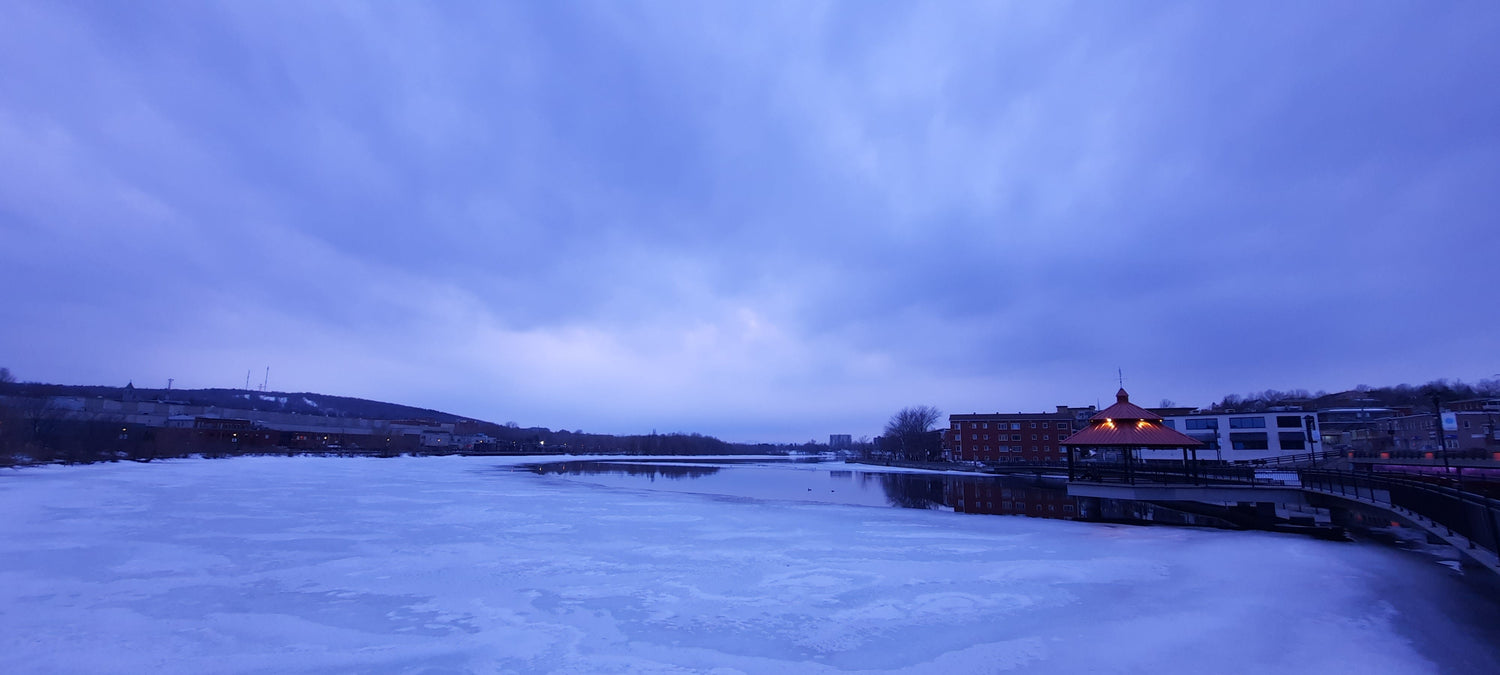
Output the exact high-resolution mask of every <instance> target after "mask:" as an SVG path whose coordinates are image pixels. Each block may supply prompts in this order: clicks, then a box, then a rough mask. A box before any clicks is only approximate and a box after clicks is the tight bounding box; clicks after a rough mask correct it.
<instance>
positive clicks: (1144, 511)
mask: <svg viewBox="0 0 1500 675" xmlns="http://www.w3.org/2000/svg"><path fill="white" fill-rule="evenodd" d="M708 461H711V460H707V461H705V460H699V462H700V463H697V464H685V463H677V462H658V461H656V460H652V461H649V462H642V461H618V462H616V461H599V460H585V461H573V462H552V463H547V464H537V465H532V466H529V467H525V469H526V470H529V471H533V472H535V473H538V474H543V475H556V476H563V477H567V478H571V479H577V480H582V481H585V482H589V483H595V484H601V485H607V486H611V487H624V488H630V487H642V483H643V481H642V479H645V481H644V482H645V483H647V484H651V489H654V490H667V491H671V492H691V493H698V494H708V495H715V496H723V497H731V498H750V499H761V500H776V501H798V502H817V503H827V504H843V505H862V506H895V507H901V508H908V509H937V510H952V511H955V512H958V513H972V514H986V515H1005V516H1027V517H1030V518H1055V519H1062V520H1085V521H1095V522H1117V523H1163V524H1174V525H1197V526H1205V527H1224V528H1238V527H1239V525H1237V524H1236V523H1235V522H1233V521H1232V520H1229V519H1226V518H1224V517H1221V516H1224V515H1226V514H1225V513H1222V512H1221V511H1223V509H1221V508H1218V507H1212V506H1206V505H1199V506H1184V505H1180V504H1179V505H1173V506H1164V505H1162V504H1156V503H1151V502H1136V501H1130V500H1123V499H1098V498H1085V497H1072V496H1069V495H1068V493H1067V489H1066V486H1065V484H1064V483H1063V482H1062V481H1060V480H1055V479H1049V478H1037V477H1016V476H986V475H952V474H912V473H886V472H872V471H860V470H858V469H843V468H840V469H828V470H823V469H821V468H811V467H807V466H805V465H803V466H790V464H791V463H790V462H788V463H785V464H779V465H778V464H768V463H766V462H764V461H761V462H758V463H754V464H749V463H728V462H725V463H722V464H723V465H722V466H719V465H717V464H721V463H720V462H714V463H713V464H709V463H708ZM657 478H666V479H670V480H669V481H666V482H664V483H657V482H656V479H657Z"/></svg>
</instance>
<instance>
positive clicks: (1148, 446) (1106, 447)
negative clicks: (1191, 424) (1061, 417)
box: [1066, 388, 1203, 483]
mask: <svg viewBox="0 0 1500 675" xmlns="http://www.w3.org/2000/svg"><path fill="white" fill-rule="evenodd" d="M1066 444H1067V448H1068V480H1069V481H1075V480H1078V479H1079V477H1080V473H1081V472H1082V470H1083V469H1084V468H1085V467H1086V466H1087V465H1088V464H1093V463H1084V462H1081V461H1080V458H1079V456H1078V452H1079V450H1095V451H1098V452H1099V453H1100V454H1101V455H1102V456H1107V455H1109V454H1118V456H1119V464H1121V465H1123V467H1122V468H1123V470H1124V478H1125V481H1126V482H1128V483H1134V482H1135V473H1136V465H1137V464H1139V463H1140V462H1141V461H1142V455H1143V454H1144V452H1145V451H1147V450H1175V449H1181V450H1182V467H1183V476H1184V477H1185V478H1194V477H1196V471H1195V470H1194V466H1195V465H1196V464H1197V463H1198V448H1200V447H1202V446H1203V442H1202V441H1199V440H1198V439H1196V438H1193V437H1192V436H1189V435H1187V434H1184V433H1182V432H1180V431H1177V430H1176V429H1171V428H1168V427H1167V425H1166V424H1164V423H1163V422H1162V417H1161V415H1158V414H1156V413H1153V412H1151V411H1150V410H1147V409H1145V408H1142V407H1140V406H1138V405H1136V404H1134V403H1131V402H1130V394H1128V393H1126V392H1125V389H1124V388H1121V389H1120V391H1118V392H1116V393H1115V404H1114V405H1112V406H1110V407H1108V408H1105V409H1103V410H1101V411H1099V412H1098V413H1096V414H1095V415H1094V416H1093V417H1090V418H1089V426H1088V427H1087V428H1085V429H1083V430H1082V431H1079V432H1078V433H1076V434H1073V435H1072V436H1069V437H1068V439H1067V441H1066ZM1189 453H1191V455H1192V461H1191V462H1189V461H1188V460H1189V457H1188V456H1189ZM1106 466H1107V465H1106ZM1111 468H1113V467H1111ZM1099 478H1102V476H1100V477H1099Z"/></svg>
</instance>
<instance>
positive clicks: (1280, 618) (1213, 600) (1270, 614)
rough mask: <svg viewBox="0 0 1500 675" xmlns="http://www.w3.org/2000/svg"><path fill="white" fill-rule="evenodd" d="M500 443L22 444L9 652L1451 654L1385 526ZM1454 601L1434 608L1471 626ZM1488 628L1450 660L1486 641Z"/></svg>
mask: <svg viewBox="0 0 1500 675" xmlns="http://www.w3.org/2000/svg"><path fill="white" fill-rule="evenodd" d="M500 463H501V462H499V461H497V460H495V459H493V458H459V457H443V458H399V459H350V458H343V459H335V458H276V457H258V458H238V459H226V460H182V461H173V462H154V463H150V464H131V463H122V464H110V465H93V466H81V467H45V468H35V469H26V470H20V471H7V472H5V473H3V474H0V512H3V513H4V514H5V515H6V517H5V518H4V519H3V520H0V671H3V672H11V673H21V672H25V673H37V672H193V673H198V672H289V671H293V672H350V671H361V672H368V671H377V672H423V673H438V672H588V673H595V672H628V673H682V672H714V673H739V672H745V673H787V672H800V673H826V672H847V671H872V672H901V673H928V672H934V673H987V672H1131V673H1135V672H1139V673H1272V672H1276V673H1282V672H1302V673H1339V672H1342V673H1362V674H1369V673H1421V672H1439V671H1440V670H1441V671H1444V672H1453V671H1454V670H1455V669H1454V668H1453V667H1450V666H1451V665H1452V664H1449V663H1443V664H1439V663H1436V662H1434V661H1433V660H1432V659H1433V658H1435V657H1434V656H1433V654H1432V651H1433V649H1432V646H1431V645H1425V644H1423V643H1422V642H1420V641H1419V640H1414V639H1413V638H1411V637H1410V636H1409V635H1407V634H1405V633H1403V630H1402V629H1401V625H1402V623H1401V620H1400V619H1401V617H1400V610H1399V607H1400V606H1401V604H1402V601H1401V600H1400V598H1395V597H1393V596H1392V593H1422V592H1427V591H1430V585H1425V586H1424V585H1422V584H1420V583H1416V582H1413V584H1411V585H1408V586H1403V587H1401V589H1398V590H1396V591H1393V590H1392V588H1391V586H1390V584H1389V583H1387V582H1388V581H1389V579H1390V575H1392V574H1396V573H1398V572H1400V573H1403V574H1405V573H1409V569H1408V568H1407V567H1403V564H1402V563H1401V561H1399V560H1398V559H1397V556H1399V555H1400V554H1399V553H1398V552H1394V551H1389V550H1384V549H1380V548H1376V547H1370V546H1355V545H1350V544H1337V543H1329V542H1321V541H1315V540H1311V539H1305V538H1299V537H1294V536H1285V535H1271V534H1263V533H1242V532H1217V531H1203V530H1193V529H1172V528H1142V527H1130V526H1109V525H1097V524H1086V523H1074V522H1064V521H1049V520H1036V519H1027V518H1016V517H995V516H971V515H962V514H955V513H951V512H941V511H923V510H905V509H890V508H872V507H863V506H839V505H828V504H805V503H793V502H778V501H749V500H744V499H721V498H713V497H709V496H704V495H696V494H681V493H671V492H654V491H650V490H637V489H628V488H622V487H609V486H602V485H593V484H588V483H585V482H579V481H573V480H569V479H567V478H565V477H560V476H543V475H536V474H531V473H524V472H515V471H511V470H508V469H506V468H504V467H500V466H499V464H500ZM797 470H805V469H803V468H799V469H797ZM1432 569H1433V572H1432V574H1434V575H1436V574H1451V573H1450V572H1448V571H1447V570H1443V569H1442V568H1439V567H1438V566H1436V565H1433V566H1432ZM1445 621H1455V622H1456V621H1457V619H1448V618H1445V617H1444V616H1443V615H1442V614H1441V613H1436V614H1434V615H1432V616H1424V625H1426V626H1427V630H1429V631H1430V632H1434V633H1443V634H1462V633H1463V632H1464V631H1465V630H1467V629H1466V628H1465V627H1464V626H1462V625H1458V624H1456V623H1455V624H1453V625H1448V624H1445V623H1443V622H1445ZM1448 647H1451V645H1446V646H1445V648H1448ZM1485 649H1489V647H1483V648H1478V649H1476V652H1475V654H1473V655H1470V656H1466V657H1465V660H1460V661H1458V662H1457V663H1459V666H1460V668H1458V669H1459V670H1462V669H1463V668H1464V667H1468V668H1471V671H1472V672H1484V670H1485V669H1487V668H1489V667H1491V666H1493V664H1494V661H1493V657H1492V655H1491V654H1490V653H1489V652H1486V651H1484V650H1485Z"/></svg>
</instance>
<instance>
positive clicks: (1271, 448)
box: [1163, 410, 1323, 462]
mask: <svg viewBox="0 0 1500 675" xmlns="http://www.w3.org/2000/svg"><path fill="white" fill-rule="evenodd" d="M1163 422H1164V423H1165V424H1166V425H1167V426H1168V427H1169V428H1172V429H1176V430H1178V431H1181V432H1182V433H1184V434H1187V435H1189V436H1192V437H1193V438H1196V439H1198V440H1200V441H1203V446H1204V447H1202V448H1200V449H1199V450H1198V457H1199V458H1200V459H1222V460H1224V461H1226V462H1239V461H1246V460H1255V459H1266V458H1269V457H1279V456H1282V455H1297V454H1304V453H1309V452H1323V441H1322V438H1321V436H1320V435H1319V434H1318V418H1317V415H1316V414H1315V413H1312V412H1305V411H1301V410H1272V411H1267V412H1244V413H1202V412H1200V413H1193V414H1191V415H1173V416H1171V417H1165V418H1163Z"/></svg>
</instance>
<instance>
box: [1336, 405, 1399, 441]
mask: <svg viewBox="0 0 1500 675" xmlns="http://www.w3.org/2000/svg"><path fill="white" fill-rule="evenodd" d="M1408 412H1409V411H1408ZM1401 414H1403V413H1402V411H1399V410H1396V409H1394V408H1382V407H1378V406H1362V407H1357V408H1356V407H1348V408H1324V409H1322V410H1319V411H1318V434H1319V436H1320V437H1321V438H1322V441H1323V445H1324V446H1325V447H1327V448H1330V449H1333V450H1340V449H1345V448H1359V449H1372V448H1374V447H1375V446H1377V445H1379V440H1378V434H1379V429H1380V426H1381V425H1380V421H1381V420H1384V419H1387V418H1390V417H1396V416H1398V415H1401Z"/></svg>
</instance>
